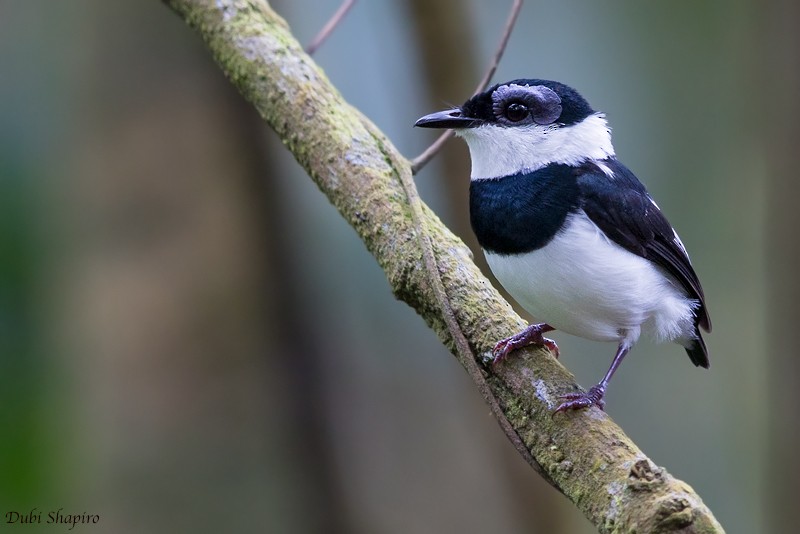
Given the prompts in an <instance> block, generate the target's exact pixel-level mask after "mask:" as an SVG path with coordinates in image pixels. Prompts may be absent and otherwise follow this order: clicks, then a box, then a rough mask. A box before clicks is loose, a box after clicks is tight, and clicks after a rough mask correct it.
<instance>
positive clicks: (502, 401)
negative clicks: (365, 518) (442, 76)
mask: <svg viewBox="0 0 800 534" xmlns="http://www.w3.org/2000/svg"><path fill="white" fill-rule="evenodd" d="M165 1H166V3H167V4H168V5H169V6H170V7H171V8H172V9H174V10H175V11H176V12H177V13H178V14H179V15H180V16H181V17H183V18H184V20H186V22H187V23H188V24H189V25H190V26H191V27H192V28H194V29H195V30H196V31H198V32H199V33H200V34H201V35H202V37H203V39H204V40H205V41H206V43H207V45H208V47H209V48H210V50H211V52H212V54H213V55H214V58H215V59H216V61H217V63H218V64H219V66H220V68H221V69H222V70H223V71H224V72H225V74H226V75H227V76H228V78H229V79H230V80H231V82H232V83H234V84H235V85H236V87H237V88H238V89H239V91H240V92H241V93H242V94H243V95H244V97H245V98H246V99H247V100H249V101H250V102H251V103H252V104H253V106H254V107H255V108H256V110H257V111H258V112H259V113H260V114H261V116H262V117H263V118H264V119H265V120H266V121H267V122H268V123H269V124H270V125H271V126H272V128H273V129H274V130H275V131H276V132H277V133H278V135H279V136H280V138H281V139H282V140H283V142H284V144H285V145H286V147H287V148H288V149H289V150H290V151H291V152H292V154H293V155H294V157H295V158H296V159H297V161H298V162H299V163H300V164H301V165H302V166H303V167H304V168H305V169H306V171H307V172H308V174H309V175H310V176H311V178H312V179H313V180H314V181H315V182H316V184H317V185H318V186H319V188H320V189H321V190H322V191H323V192H324V193H325V194H326V195H327V196H328V198H329V199H330V201H331V202H332V203H333V204H334V205H335V206H336V208H337V209H338V210H339V212H340V213H341V214H342V216H343V217H344V218H345V219H346V220H347V221H348V222H349V223H350V225H352V227H353V228H354V229H355V230H356V231H357V232H358V234H359V235H360V236H361V238H362V239H363V241H364V243H365V244H366V246H367V248H368V249H369V251H370V252H371V253H372V254H373V255H374V256H375V258H376V259H377V261H378V263H379V264H380V266H381V267H382V268H383V270H384V271H385V273H386V276H387V278H388V280H389V283H390V285H391V287H392V290H393V292H394V294H395V295H396V296H397V298H399V299H401V300H403V301H405V302H406V303H408V304H409V305H410V306H411V307H412V308H414V309H415V310H416V311H417V313H419V314H420V315H421V316H422V317H423V318H424V319H425V321H426V322H427V324H428V325H429V326H430V327H431V328H432V329H433V330H434V331H435V332H436V333H437V334H438V335H439V337H440V339H441V340H442V342H443V343H444V344H445V345H446V346H447V347H448V348H449V349H450V350H451V351H452V352H453V353H454V354H456V356H458V357H459V360H460V361H461V363H462V365H464V366H465V367H466V368H467V370H468V371H470V369H472V371H471V372H470V375H471V376H472V378H473V380H475V381H476V385H477V386H478V387H479V389H480V390H481V392H482V393H483V395H484V397H486V398H487V402H489V404H490V406H494V407H496V413H495V415H496V416H497V417H498V418H499V420H500V423H501V426H502V427H503V428H504V430H505V431H506V433H507V434H509V438H510V439H511V440H512V442H515V446H517V448H518V450H519V449H520V448H522V449H523V450H520V453H521V454H523V456H524V457H526V459H527V460H528V462H529V463H530V464H531V465H532V466H533V467H534V468H535V469H536V470H537V471H539V472H540V473H541V474H542V475H543V476H544V477H545V478H546V479H547V480H548V481H549V482H550V483H551V484H553V485H554V486H555V487H556V488H557V489H559V490H560V491H561V492H563V493H564V494H565V495H566V496H567V497H568V498H569V499H570V500H571V501H572V502H573V503H575V505H576V506H577V507H578V508H579V509H580V510H581V511H582V512H583V513H584V514H585V515H586V517H587V518H589V520H590V521H591V522H592V523H594V524H595V525H596V526H597V528H598V530H599V531H601V532H657V533H665V532H687V533H688V532H698V533H700V532H702V533H711V532H723V530H722V527H721V526H720V525H719V523H718V522H717V521H716V519H715V518H714V516H713V515H712V513H711V511H710V510H709V509H708V508H707V507H706V506H705V505H704V504H703V502H702V500H701V499H700V497H699V496H698V495H697V494H696V493H695V492H694V491H693V490H692V488H691V487H689V486H688V485H687V484H686V483H684V482H682V481H680V480H677V479H675V478H674V477H672V476H671V475H670V474H669V473H667V471H666V470H665V469H663V468H661V467H658V466H656V465H655V464H654V463H653V462H652V461H650V459H648V458H647V456H645V454H644V453H643V452H642V451H640V450H639V449H638V448H637V447H636V445H635V444H634V443H633V442H632V441H631V440H630V439H629V438H628V437H627V436H626V435H625V434H624V433H623V432H622V430H621V429H620V428H619V427H618V426H617V425H616V424H615V423H614V422H613V421H612V420H611V419H610V418H609V417H608V415H606V414H605V413H604V412H602V411H600V410H599V409H597V408H591V409H588V410H583V411H580V412H575V413H569V414H559V415H557V416H556V417H552V416H551V413H552V411H553V409H554V408H555V407H556V405H557V402H558V399H557V397H558V396H559V395H561V394H563V393H567V392H572V391H575V390H576V389H577V388H578V386H577V385H576V384H575V381H574V379H573V376H572V375H571V374H570V373H569V372H568V371H567V370H566V369H565V368H564V367H563V366H562V365H561V364H559V363H558V362H557V361H556V360H555V359H553V358H552V357H551V356H549V353H547V352H546V351H540V350H526V351H520V353H519V354H517V355H515V357H514V358H511V359H510V360H509V361H508V362H507V363H504V364H503V365H500V366H498V367H497V368H496V369H493V370H492V369H487V368H484V367H483V366H482V364H481V362H478V361H476V360H475V359H474V358H472V357H471V356H470V357H471V358H472V361H465V355H464V351H463V350H459V347H458V345H462V343H457V341H463V340H466V343H468V344H469V349H470V351H469V352H470V353H471V354H478V355H481V354H487V353H488V352H489V351H490V350H491V348H492V346H493V345H494V343H495V342H496V341H497V340H498V339H501V338H504V337H507V336H509V335H511V334H513V333H515V332H516V331H519V330H520V329H521V328H523V327H524V326H525V323H524V321H522V319H521V318H520V317H519V316H517V315H516V314H515V313H514V312H513V311H512V309H511V307H510V306H509V305H508V303H507V302H505V301H504V300H503V299H502V298H501V297H500V295H499V294H498V293H497V291H496V290H495V289H494V288H493V287H492V286H491V284H490V283H489V282H488V281H487V280H486V279H485V278H484V277H483V275H482V274H481V273H480V271H479V270H478V269H477V267H475V265H474V263H473V262H472V260H471V253H470V251H469V249H468V248H467V247H466V246H465V245H464V244H463V243H462V242H461V241H460V240H459V239H458V238H457V237H456V236H454V235H453V234H452V233H451V232H450V231H449V230H448V229H447V228H446V227H445V226H444V225H443V224H442V223H441V221H440V220H439V219H438V218H437V217H436V215H435V214H434V213H433V212H432V211H431V210H430V209H429V208H428V207H427V206H425V205H424V204H421V203H419V200H418V198H417V197H416V191H413V182H412V180H411V166H410V163H409V161H408V160H407V159H406V158H404V157H403V156H402V155H401V154H399V153H398V152H397V150H396V149H395V147H394V146H393V145H392V143H391V142H390V141H389V140H388V139H387V138H386V137H385V136H384V135H383V133H381V132H380V131H379V130H378V128H376V127H375V125H373V124H372V122H370V121H369V120H368V119H367V118H366V117H364V116H363V115H362V114H361V113H360V112H359V111H358V110H357V109H355V108H354V107H352V106H350V105H349V104H348V103H347V102H345V101H344V99H343V98H342V97H341V95H340V94H339V92H338V91H337V90H336V88H334V87H333V86H332V85H331V83H330V82H329V81H328V79H327V78H326V77H325V75H324V74H323V72H322V70H321V69H320V68H319V67H318V66H317V65H316V64H315V63H314V62H313V60H312V59H311V58H310V57H309V56H308V55H307V54H306V53H305V52H303V48H302V46H301V45H300V44H299V43H298V42H297V41H296V40H295V38H294V37H293V36H292V34H291V32H290V30H289V27H288V25H287V24H286V22H284V21H283V19H281V18H280V17H279V16H278V15H276V14H275V12H274V11H273V10H272V9H271V8H270V6H269V5H268V4H267V3H266V1H264V0H165ZM409 187H410V188H411V189H412V190H411V191H410V190H409ZM415 203H419V204H416V206H415ZM426 246H427V247H430V248H429V251H428V252H429V253H430V252H432V254H433V259H434V263H435V268H436V270H438V272H433V273H432V272H430V271H429V269H427V268H426V265H429V264H430V262H429V261H428V262H426V252H425V250H426ZM442 288H443V289H444V293H445V295H446V299H447V306H444V308H445V309H443V307H442V306H441V302H440V299H441V297H442V295H441V289H442ZM437 290H439V291H438V296H437ZM449 314H452V315H450V316H449V317H448V315H449ZM453 318H454V319H455V322H456V323H457V325H456V328H457V331H455V332H454V331H453V321H452V319H453ZM448 322H449V323H450V325H448ZM462 348H463V347H462Z"/></svg>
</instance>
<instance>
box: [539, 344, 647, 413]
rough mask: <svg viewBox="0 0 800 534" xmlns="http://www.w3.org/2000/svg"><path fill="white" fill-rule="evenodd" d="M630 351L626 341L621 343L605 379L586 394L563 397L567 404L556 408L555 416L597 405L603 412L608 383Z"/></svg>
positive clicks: (570, 394) (572, 394)
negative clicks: (559, 413)
mask: <svg viewBox="0 0 800 534" xmlns="http://www.w3.org/2000/svg"><path fill="white" fill-rule="evenodd" d="M630 349H631V347H630V345H629V344H628V343H626V342H624V341H623V342H622V343H620V344H619V347H617V353H616V354H615V355H614V361H612V362H611V367H609V368H608V372H606V376H604V377H603V379H602V380H601V381H600V383H599V384H597V385H596V386H592V387H591V388H590V389H589V391H587V392H586V393H567V394H566V395H561V396H560V397H559V398H561V399H564V400H566V401H567V402H564V403H562V404H561V405H560V406H559V407H558V408H556V411H555V412H553V415H555V414H557V413H558V412H565V411H567V410H577V409H581V408H588V407H589V406H592V405H595V406H597V407H598V408H600V409H601V410H602V409H603V407H604V406H605V405H606V401H605V400H603V397H604V396H605V394H606V388H607V387H608V382H609V381H610V380H611V377H612V376H614V371H616V370H617V367H619V365H620V364H621V363H622V359H623V358H625V355H626V354H628V351H629V350H630Z"/></svg>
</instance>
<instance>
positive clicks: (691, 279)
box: [578, 159, 711, 367]
mask: <svg viewBox="0 0 800 534" xmlns="http://www.w3.org/2000/svg"><path fill="white" fill-rule="evenodd" d="M592 167H594V168H587V171H586V172H585V173H583V174H581V176H579V177H578V187H579V188H580V191H581V207H582V208H583V210H584V211H585V212H586V215H587V216H588V217H589V218H590V219H591V220H592V222H594V223H595V224H596V225H597V226H598V227H599V228H600V229H601V230H602V231H603V232H605V234H606V235H607V236H608V237H609V238H610V239H611V240H612V241H614V242H615V243H617V244H618V245H620V246H621V247H622V248H624V249H625V250H627V251H629V252H632V253H634V254H636V255H638V256H641V257H643V258H646V259H648V260H650V261H652V262H653V263H655V264H656V265H658V266H659V267H661V268H663V269H664V270H665V271H667V272H668V273H669V274H671V275H672V276H673V277H674V278H675V279H676V280H677V281H678V283H680V284H681V286H683V288H684V289H685V290H686V292H687V293H688V295H689V297H690V298H693V299H696V300H697V301H698V302H699V303H700V306H699V307H698V308H697V310H695V318H696V324H697V325H699V326H700V327H702V328H703V329H704V330H705V331H707V332H710V331H711V321H710V319H709V317H708V311H707V309H706V303H705V296H704V295H703V288H702V287H701V286H700V280H698V278H697V274H696V273H695V272H694V268H693V267H692V264H691V262H690V261H689V256H688V254H687V253H686V249H685V248H684V247H683V243H681V241H680V238H678V234H677V233H676V232H675V230H674V229H673V228H672V225H671V224H670V223H669V221H667V218H666V217H665V216H664V214H663V213H661V210H660V209H659V208H658V206H656V204H655V202H653V199H652V198H651V197H650V195H649V194H648V193H647V190H646V189H645V187H644V186H643V185H642V184H641V182H639V180H638V179H637V178H636V176H634V175H633V173H632V172H631V171H630V170H628V169H627V168H626V167H625V166H624V165H622V164H621V163H619V162H618V161H616V160H614V159H612V160H608V165H607V168H608V169H609V170H610V171H612V172H613V177H609V176H608V175H606V173H604V172H603V170H602V169H600V168H599V167H595V166H594V165H592ZM698 343H699V345H702V344H703V342H702V338H700V337H699V332H698ZM700 348H701V347H697V349H696V350H697V351H700ZM687 351H689V355H690V356H691V357H692V361H693V362H694V363H695V364H697V365H703V364H705V365H704V366H705V367H707V366H708V360H707V357H705V358H703V359H704V360H705V361H702V359H701V360H700V361H699V362H698V361H696V358H698V357H699V356H700V354H699V353H695V354H693V353H692V352H691V351H690V350H689V349H687ZM700 352H702V353H703V355H705V352H706V351H705V350H702V351H700Z"/></svg>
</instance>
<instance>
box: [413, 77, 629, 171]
mask: <svg viewBox="0 0 800 534" xmlns="http://www.w3.org/2000/svg"><path fill="white" fill-rule="evenodd" d="M415 126H420V127H423V128H452V129H454V130H455V132H456V135H459V136H461V137H463V138H464V140H465V141H466V142H467V145H469V150H470V156H471V158H472V178H473V179H481V178H499V177H502V176H510V175H513V174H518V173H521V172H530V171H534V170H536V169H539V168H541V167H544V166H546V165H548V164H551V163H565V164H568V165H576V164H579V163H581V162H583V161H585V160H590V159H597V160H601V159H605V158H607V157H610V156H613V155H614V148H613V146H612V145H611V132H610V130H609V128H608V125H607V123H606V120H605V116H604V115H603V114H602V113H597V112H595V111H594V110H593V109H592V108H591V106H589V103H588V102H586V100H585V99H584V98H583V97H582V96H581V95H580V94H579V93H578V92H577V91H575V90H574V89H572V88H571V87H569V86H567V85H564V84H563V83H559V82H554V81H550V80H513V81H510V82H507V83H502V84H497V85H495V86H493V87H490V88H489V89H487V90H486V91H484V92H483V93H480V94H477V95H475V96H473V97H472V98H470V99H469V100H467V101H466V102H464V104H463V105H462V106H460V107H458V108H455V109H449V110H446V111H440V112H437V113H432V114H430V115H426V116H424V117H422V118H421V119H419V120H418V121H417V122H416V124H415Z"/></svg>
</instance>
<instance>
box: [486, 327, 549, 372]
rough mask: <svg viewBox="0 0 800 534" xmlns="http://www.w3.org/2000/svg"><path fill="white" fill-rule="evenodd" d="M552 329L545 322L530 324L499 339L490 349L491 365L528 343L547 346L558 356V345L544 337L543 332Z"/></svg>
mask: <svg viewBox="0 0 800 534" xmlns="http://www.w3.org/2000/svg"><path fill="white" fill-rule="evenodd" d="M551 330H553V327H552V326H550V325H548V324H545V323H540V324H532V325H530V326H529V327H528V328H526V329H525V330H523V331H522V332H520V333H518V334H515V335H513V336H511V337H508V338H506V339H503V340H502V341H499V342H498V343H497V345H495V346H494V348H493V349H492V365H497V364H498V363H500V362H501V361H503V360H505V359H506V358H507V357H508V355H509V354H511V353H512V352H514V351H515V350H517V349H521V348H522V347H527V346H528V345H539V346H543V347H547V349H548V350H549V351H550V352H551V353H553V356H555V357H556V358H558V345H556V342H555V341H553V340H552V339H550V338H547V337H544V336H543V335H542V334H543V333H544V332H549V331H551Z"/></svg>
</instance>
